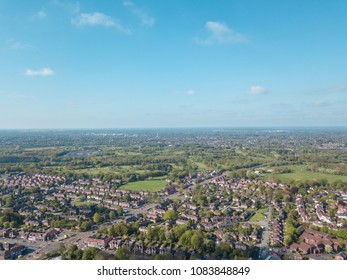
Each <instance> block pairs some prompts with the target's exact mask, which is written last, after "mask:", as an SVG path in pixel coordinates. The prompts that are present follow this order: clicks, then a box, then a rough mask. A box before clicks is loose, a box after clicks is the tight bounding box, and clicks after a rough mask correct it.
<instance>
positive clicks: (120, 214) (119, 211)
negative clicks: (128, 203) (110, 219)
mask: <svg viewBox="0 0 347 280" xmlns="http://www.w3.org/2000/svg"><path fill="white" fill-rule="evenodd" d="M117 214H118V216H123V208H122V207H120V206H119V207H118V208H117Z"/></svg>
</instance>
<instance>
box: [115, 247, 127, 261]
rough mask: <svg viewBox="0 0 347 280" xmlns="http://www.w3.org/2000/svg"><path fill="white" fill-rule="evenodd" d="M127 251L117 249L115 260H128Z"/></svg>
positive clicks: (125, 249) (122, 248)
mask: <svg viewBox="0 0 347 280" xmlns="http://www.w3.org/2000/svg"><path fill="white" fill-rule="evenodd" d="M129 255H130V253H129V251H128V249H127V248H124V247H121V248H118V249H117V251H116V259H117V260H127V259H129Z"/></svg>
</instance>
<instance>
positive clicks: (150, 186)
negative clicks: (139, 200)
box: [121, 180, 167, 192]
mask: <svg viewBox="0 0 347 280" xmlns="http://www.w3.org/2000/svg"><path fill="white" fill-rule="evenodd" d="M166 185H167V182H166V181H161V180H146V181H138V182H132V183H128V184H126V185H124V186H122V187H121V189H124V190H131V191H148V192H157V191H160V190H162V189H163V188H165V187H166Z"/></svg>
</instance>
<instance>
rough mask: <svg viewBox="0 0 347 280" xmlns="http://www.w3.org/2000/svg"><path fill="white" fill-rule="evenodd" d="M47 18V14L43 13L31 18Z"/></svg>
mask: <svg viewBox="0 0 347 280" xmlns="http://www.w3.org/2000/svg"><path fill="white" fill-rule="evenodd" d="M46 17H47V14H46V13H45V12H44V11H38V12H37V13H36V14H35V15H33V16H32V18H33V19H44V18H46Z"/></svg>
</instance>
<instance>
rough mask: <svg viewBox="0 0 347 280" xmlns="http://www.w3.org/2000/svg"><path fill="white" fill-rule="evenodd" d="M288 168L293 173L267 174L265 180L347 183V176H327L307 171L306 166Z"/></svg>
mask: <svg viewBox="0 0 347 280" xmlns="http://www.w3.org/2000/svg"><path fill="white" fill-rule="evenodd" d="M288 168H290V169H292V170H293V172H292V173H284V174H271V173H270V174H265V175H264V177H265V179H267V178H269V177H270V176H272V178H273V179H280V180H281V181H282V182H284V183H287V182H289V181H290V180H296V181H305V180H310V181H312V180H319V179H327V180H328V181H329V182H334V181H337V180H341V181H343V182H347V176H343V175H334V174H325V173H319V172H312V171H307V170H306V167H305V166H300V165H296V166H295V165H293V166H288Z"/></svg>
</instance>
